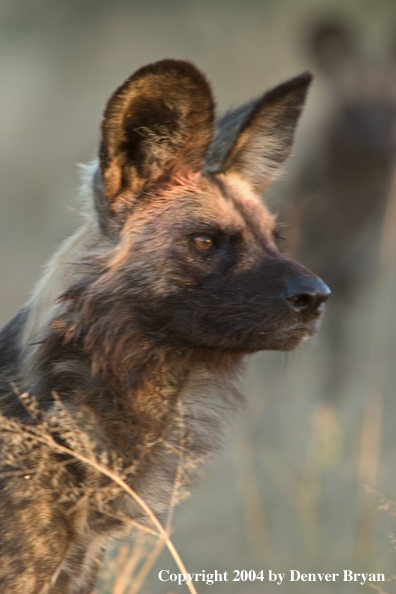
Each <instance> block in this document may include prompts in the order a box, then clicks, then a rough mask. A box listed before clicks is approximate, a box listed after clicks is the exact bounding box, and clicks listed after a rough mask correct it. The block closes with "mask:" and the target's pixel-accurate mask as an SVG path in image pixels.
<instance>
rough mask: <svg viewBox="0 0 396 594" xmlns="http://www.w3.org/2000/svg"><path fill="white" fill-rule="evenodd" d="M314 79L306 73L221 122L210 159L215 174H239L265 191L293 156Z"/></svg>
mask: <svg viewBox="0 0 396 594" xmlns="http://www.w3.org/2000/svg"><path fill="white" fill-rule="evenodd" d="M311 79H312V76H311V74H310V73H309V72H305V73H304V74H301V75H300V76H297V77H296V78H293V79H291V80H289V81H287V82H285V83H283V84H281V85H279V86H277V87H275V88H274V89H272V90H271V91H269V92H268V93H266V94H265V95H263V96H262V97H260V98H259V99H257V100H255V101H251V102H250V103H248V104H246V105H244V106H242V107H240V108H239V109H236V110H235V111H230V112H228V113H226V114H225V116H223V117H222V118H221V119H220V120H219V121H218V123H217V128H216V132H215V136H214V139H213V143H212V146H211V149H210V152H209V155H208V158H207V169H208V171H210V172H212V173H215V172H217V173H229V172H235V173H239V174H240V175H242V176H243V177H245V178H246V179H248V181H249V182H250V183H251V185H252V186H253V187H254V189H255V190H257V191H259V192H261V191H262V190H263V189H265V188H266V187H267V186H268V185H269V184H270V183H271V182H272V181H273V180H274V178H275V177H276V176H277V173H278V171H279V168H280V166H281V165H282V163H283V162H284V161H285V159H286V158H287V157H288V156H289V154H290V151H291V147H292V144H293V137H294V131H295V128H296V125H297V121H298V118H299V116H300V114H301V111H302V108H303V105H304V102H305V98H306V95H307V91H308V87H309V84H310V82H311Z"/></svg>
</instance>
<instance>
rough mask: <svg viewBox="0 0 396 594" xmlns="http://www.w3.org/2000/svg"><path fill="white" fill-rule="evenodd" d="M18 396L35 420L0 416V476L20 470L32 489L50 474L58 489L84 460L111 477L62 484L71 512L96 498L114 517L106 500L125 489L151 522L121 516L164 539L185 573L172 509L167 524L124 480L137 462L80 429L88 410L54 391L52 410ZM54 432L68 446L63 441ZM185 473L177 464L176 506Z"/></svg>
mask: <svg viewBox="0 0 396 594" xmlns="http://www.w3.org/2000/svg"><path fill="white" fill-rule="evenodd" d="M18 396H19V398H20V400H21V402H22V403H23V405H24V407H25V408H26V410H27V412H28V413H29V414H30V417H31V421H32V422H31V424H25V423H22V422H20V421H18V420H16V419H12V418H8V417H5V416H3V415H0V435H1V436H2V437H3V440H2V444H1V449H0V454H1V459H2V464H3V468H5V470H4V471H3V472H1V471H0V475H7V476H10V477H11V478H12V476H13V475H14V476H18V477H20V476H21V475H22V476H24V477H25V478H26V479H27V485H29V483H30V488H31V489H34V484H35V481H37V479H38V478H39V477H41V476H43V475H46V476H48V474H50V475H51V483H52V486H53V487H54V488H56V487H59V486H60V484H61V480H60V479H61V477H63V478H64V477H65V469H66V467H67V466H68V464H70V463H73V462H75V461H76V460H78V461H79V462H82V463H83V464H84V465H85V467H86V468H88V469H91V470H93V471H95V473H96V475H97V476H102V477H107V478H108V479H110V483H109V484H105V485H103V484H101V485H100V487H99V489H98V488H97V484H95V489H94V488H91V489H90V488H89V486H87V485H86V484H84V487H83V489H82V488H78V487H76V486H74V485H73V486H72V485H70V487H69V485H67V487H68V488H66V489H65V488H64V487H65V485H64V483H62V497H63V500H64V501H67V503H68V504H69V506H70V507H69V511H71V510H72V509H75V507H76V506H79V505H82V504H83V503H86V502H87V500H92V499H93V500H95V503H96V504H97V506H98V508H99V509H100V511H102V512H105V513H106V514H108V515H109V516H114V512H112V511H111V510H110V509H109V506H108V505H107V504H108V502H111V500H112V499H114V498H115V497H116V496H117V495H119V494H120V492H122V491H123V492H125V493H127V494H128V495H129V497H130V498H131V499H132V500H133V501H135V502H136V503H137V504H138V505H139V507H140V508H141V509H142V510H143V511H144V513H145V514H146V516H147V518H148V519H149V520H150V522H151V524H152V527H150V526H146V525H145V524H143V523H141V522H137V521H135V520H133V519H132V518H129V517H125V515H124V514H122V519H123V520H124V521H127V522H128V524H129V525H130V526H131V528H135V529H138V530H139V531H143V532H145V533H148V534H151V535H154V536H156V537H157V538H158V539H160V541H159V542H163V543H164V544H165V545H166V546H167V548H168V550H169V552H170V553H171V555H172V557H173V559H174V561H175V563H176V565H177V567H178V569H179V571H180V572H181V573H183V574H185V575H187V570H186V568H185V566H184V563H183V562H182V560H181V558H180V555H179V553H178V552H177V550H176V548H175V546H174V545H173V543H172V541H171V539H170V537H169V528H170V522H171V517H172V515H171V513H169V517H168V521H167V526H166V527H165V528H164V527H163V526H162V524H161V522H160V521H159V520H158V518H157V517H156V516H155V514H154V513H153V512H152V510H151V509H150V507H149V506H148V505H147V503H146V502H145V501H144V500H143V499H142V498H141V497H140V496H139V495H138V494H137V493H136V492H135V491H134V490H133V489H132V488H131V487H130V486H129V485H128V484H127V482H126V479H127V478H128V477H129V476H131V475H133V474H134V472H135V467H134V465H133V464H132V465H131V466H129V467H126V468H125V467H124V466H123V460H122V459H121V458H120V457H118V456H117V454H115V452H111V451H110V452H109V451H107V450H106V451H104V450H102V451H99V450H98V446H97V445H96V444H95V443H94V442H93V441H92V440H91V438H90V436H89V432H88V431H87V432H85V431H82V430H81V429H80V428H79V426H78V420H79V419H81V417H84V414H85V413H84V411H82V412H80V413H78V415H77V416H76V419H75V418H73V417H72V415H71V414H70V413H69V411H68V410H67V409H66V408H65V407H64V406H63V404H62V402H61V401H60V399H59V397H58V395H57V394H56V393H53V394H52V396H53V399H54V406H53V407H52V409H51V411H50V412H49V413H48V412H44V411H41V410H39V408H38V404H37V401H36V400H35V398H33V397H31V396H30V395H29V394H28V393H23V394H18ZM85 421H86V419H85ZM88 426H89V425H88ZM179 427H180V431H181V434H182V430H183V428H184V423H183V421H182V420H180V421H179ZM55 436H56V438H57V439H59V438H60V440H61V441H62V442H63V443H65V444H66V445H62V443H59V442H58V441H57V439H55ZM170 447H171V446H170ZM181 450H182V448H180V452H179V456H180V459H182V455H183V454H182V452H181ZM54 454H57V455H60V458H61V459H60V460H59V459H55V457H54ZM58 458H59V456H58ZM6 469H7V470H6ZM183 472H184V468H181V464H179V465H178V469H177V475H176V477H175V482H174V488H173V493H172V498H171V508H172V509H173V507H174V506H175V505H176V503H177V502H178V500H179V498H180V497H179V493H178V491H179V489H180V486H181V476H182V474H183ZM96 478H97V477H96ZM27 488H29V486H28V487H27ZM116 517H118V518H119V519H120V517H121V516H120V512H117V514H116ZM158 548H159V547H158ZM155 549H156V547H155ZM128 565H130V566H132V561H131V562H128ZM125 571H126V572H129V571H130V570H129V568H125ZM123 579H124V578H120V580H119V582H118V586H117V587H118V590H119V591H120V592H122V590H121V585H122V580H123ZM186 585H187V587H188V589H189V591H190V593H191V594H197V591H196V589H195V587H194V585H193V584H192V583H191V584H186ZM135 591H137V590H135Z"/></svg>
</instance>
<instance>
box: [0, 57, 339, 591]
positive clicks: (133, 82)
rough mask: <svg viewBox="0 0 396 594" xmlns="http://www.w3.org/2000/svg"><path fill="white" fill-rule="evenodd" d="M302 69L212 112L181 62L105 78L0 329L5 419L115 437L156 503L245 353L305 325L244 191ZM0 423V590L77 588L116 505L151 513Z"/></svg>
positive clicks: (120, 519) (264, 213)
mask: <svg viewBox="0 0 396 594" xmlns="http://www.w3.org/2000/svg"><path fill="white" fill-rule="evenodd" d="M310 79H311V77H310V75H309V74H303V75H301V76H299V77H297V78H294V79H292V80H290V81H288V82H286V83H285V84H282V85H280V86H278V87H276V88H275V89H273V90H272V91H270V92H269V93H267V94H265V95H264V96H263V97H260V98H259V99H258V100H256V101H252V102H251V103H249V104H247V105H245V106H243V107H241V108H239V109H237V110H235V111H232V112H229V113H227V114H226V115H225V116H224V117H223V118H222V119H220V120H219V121H218V122H217V124H216V125H215V122H214V106H213V100H212V96H211V92H210V88H209V86H208V83H207V82H206V80H205V78H204V77H203V76H202V74H201V73H200V72H199V71H198V70H197V69H196V68H195V67H194V66H192V65H191V64H189V63H187V62H182V61H174V60H164V61H162V62H157V63H155V64H151V65H149V66H147V67H145V68H142V69H141V70H139V71H138V72H136V73H135V74H134V75H133V76H131V77H130V78H129V79H128V80H127V81H126V82H125V83H124V84H123V85H122V86H121V87H120V88H119V89H118V90H117V91H116V92H115V93H114V95H113V96H112V97H111V99H110V101H109V103H108V105H107V108H106V111H105V114H104V120H103V124H102V137H101V144H100V152H99V164H98V166H97V168H96V169H95V170H94V171H93V173H92V176H91V184H90V187H91V194H92V211H91V212H90V214H89V216H88V218H87V221H86V223H85V224H84V226H83V227H82V228H81V230H80V231H78V232H77V234H76V235H75V236H74V237H72V238H71V239H70V240H69V241H68V242H66V244H65V245H64V246H63V247H62V248H61V249H60V251H59V252H58V253H57V254H56V255H55V257H54V259H53V260H52V261H51V263H50V265H49V268H48V270H47V272H46V274H45V276H44V278H43V279H42V281H41V283H40V284H39V285H38V287H37V289H36V291H35V293H34V295H33V297H32V299H31V300H30V301H29V302H28V303H27V305H26V306H25V307H24V308H23V309H22V310H21V311H20V312H19V313H18V314H17V316H16V317H15V318H14V320H12V321H11V322H10V323H9V325H8V326H7V327H6V328H5V329H4V330H3V332H2V334H1V335H0V352H1V367H0V372H1V375H0V391H1V410H2V413H3V421H2V423H3V428H4V427H6V426H8V425H7V419H9V418H16V419H18V420H19V421H20V422H23V423H24V424H25V425H26V424H27V425H29V426H30V427H39V428H40V427H44V426H45V427H46V428H47V430H49V431H52V435H53V436H54V437H55V439H56V440H57V442H58V443H62V444H66V445H67V446H70V447H73V444H74V445H75V444H77V446H78V438H77V437H75V435H74V434H73V431H72V430H71V429H70V422H71V421H70V418H71V419H72V420H74V423H75V427H78V428H79V429H78V431H80V432H82V434H83V435H85V438H84V439H85V441H84V440H83V446H81V447H83V449H84V448H85V451H87V450H89V448H90V447H91V446H92V448H93V450H95V452H97V455H98V457H100V456H102V458H103V455H105V454H106V452H113V453H114V452H115V455H116V458H114V456H113V458H112V459H113V460H116V463H117V464H118V468H119V471H120V472H121V474H122V473H124V474H123V476H125V477H126V480H127V481H128V482H129V484H130V485H131V486H132V487H133V489H135V491H136V492H137V493H138V494H139V495H140V496H141V497H143V499H144V500H145V501H146V502H147V503H148V504H149V506H150V507H151V508H152V509H153V510H154V512H155V513H156V514H157V515H158V517H160V518H164V517H165V514H166V512H167V508H168V506H169V501H170V498H171V492H172V489H173V484H174V480H175V475H176V473H177V470H178V468H179V469H180V464H182V466H183V468H182V471H183V472H182V482H188V481H189V480H190V479H191V475H193V474H194V469H193V467H194V466H195V465H196V464H197V463H198V462H199V461H200V460H201V459H202V458H204V457H205V456H207V455H208V454H210V453H211V452H212V451H213V450H214V449H215V447H216V446H217V445H218V439H219V433H220V429H221V426H222V424H223V419H224V416H225V412H226V411H227V409H230V408H232V407H233V406H235V405H236V404H237V402H238V401H239V400H240V398H241V397H240V396H239V394H238V390H237V388H236V387H235V384H236V376H237V373H238V370H239V369H240V366H241V361H242V359H243V357H244V355H246V354H247V353H253V352H255V351H259V350H262V349H278V350H290V349H294V348H295V347H297V346H298V345H299V344H300V343H301V342H302V341H303V340H304V339H305V338H307V337H308V336H311V335H312V334H314V333H315V332H316V331H317V329H318V326H319V319H320V316H321V313H322V310H323V303H324V301H325V300H326V298H327V296H328V294H329V290H328V288H327V287H326V285H325V284H324V283H323V282H322V281H321V280H320V279H318V278H317V277H316V276H314V275H313V274H312V273H311V272H309V271H308V270H307V269H306V268H304V267H303V266H301V265H300V264H297V263H296V262H293V261H291V260H289V259H288V258H286V257H285V256H283V255H282V254H281V253H280V252H279V250H278V247H277V233H278V231H277V226H276V223H275V220H274V217H273V216H272V215H271V214H270V213H269V212H268V210H267V209H266V208H265V207H264V206H263V205H262V204H261V202H260V199H259V194H260V192H261V191H262V190H264V189H265V188H266V187H267V186H268V185H269V184H270V183H271V181H272V180H273V178H274V177H275V175H276V174H277V171H278V169H279V167H280V165H281V164H282V162H283V161H284V160H285V159H286V157H287V156H288V155H289V152H290V149H291V144H292V140H293V135H294V129H295V126H296V123H297V120H298V118H299V115H300V112H301V109H302V107H303V103H304V100H305V96H306V92H307V88H308V86H309V83H310ZM17 390H18V391H19V393H21V392H24V393H25V392H28V393H29V394H31V395H33V396H34V397H35V399H36V404H37V406H38V409H39V412H38V413H36V412H34V410H33V409H34V407H33V404H32V402H30V404H29V405H26V406H23V403H22V401H23V398H18V395H17ZM57 395H58V396H59V399H58V396H57ZM25 400H26V398H25ZM60 402H61V403H62V404H60ZM62 415H63V416H62ZM68 415H70V418H69V416H68ZM65 418H66V419H69V421H67V423H69V424H67V423H66V425H62V419H63V420H64V419H65ZM54 419H55V420H54ZM62 427H63V429H62ZM65 427H66V428H65ZM3 434H4V445H3V452H5V454H4V455H5V458H4V461H3V465H2V466H3V468H2V469H3V471H7V473H6V474H4V475H2V478H1V488H2V493H1V495H0V538H1V540H0V542H1V545H0V546H1V549H0V591H1V592H2V593H6V592H7V593H11V592H12V593H13V594H22V593H23V594H33V593H34V594H38V593H41V594H44V593H47V592H49V593H51V594H55V593H56V594H61V593H62V594H72V593H73V594H77V593H79V594H82V593H88V592H91V590H92V588H93V585H94V582H95V578H96V573H97V569H98V567H99V565H100V561H101V556H102V552H103V549H104V546H105V545H106V543H107V542H108V541H109V539H111V538H114V537H116V536H118V535H121V534H122V533H124V532H125V531H126V528H127V526H128V521H127V519H126V518H128V517H131V518H133V519H134V520H137V521H139V522H147V523H149V521H148V520H147V518H145V516H144V513H143V512H142V510H141V509H140V508H139V507H138V505H137V504H134V503H133V502H131V501H130V499H128V498H127V497H126V496H125V495H124V496H123V495H122V492H121V491H120V490H118V491H117V490H114V489H113V491H111V485H109V484H108V482H106V480H104V479H103V477H102V478H101V477H100V476H97V475H96V474H95V472H93V471H91V470H90V469H89V468H86V467H84V466H83V465H82V464H80V463H76V462H74V461H73V459H70V458H68V457H65V456H63V457H62V456H59V455H58V454H56V453H54V452H53V451H49V452H48V451H47V450H45V449H44V448H43V447H40V445H39V444H38V443H35V442H34V440H33V442H31V441H29V443H28V444H26V443H25V442H24V441H23V440H22V441H21V440H19V441H18V439H17V435H18V432H16V434H15V433H12V434H11V437H12V439H11V437H10V432H8V433H7V431H3ZM73 436H74V437H73ZM73 439H74V441H73ZM12 440H14V441H13V442H12ZM87 440H88V441H87ZM8 442H12V443H14V442H15V449H16V454H15V455H14V456H13V451H12V447H11V446H9V443H8ZM87 444H91V445H87ZM80 445H81V443H80ZM77 446H76V447H77ZM24 448H25V449H24ZM109 456H110V454H109ZM109 456H107V459H109ZM43 460H45V463H43ZM106 489H107V490H106ZM98 493H102V494H103V496H102V498H100V497H98Z"/></svg>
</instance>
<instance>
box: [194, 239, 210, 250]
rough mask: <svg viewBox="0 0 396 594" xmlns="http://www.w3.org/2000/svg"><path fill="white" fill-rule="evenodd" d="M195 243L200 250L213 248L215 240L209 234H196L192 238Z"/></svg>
mask: <svg viewBox="0 0 396 594" xmlns="http://www.w3.org/2000/svg"><path fill="white" fill-rule="evenodd" d="M192 240H193V243H194V244H195V245H196V246H197V248H199V249H200V250H206V251H208V250H211V249H212V247H213V246H214V241H213V239H212V238H211V237H208V236H207V235H196V236H195V237H193V238H192Z"/></svg>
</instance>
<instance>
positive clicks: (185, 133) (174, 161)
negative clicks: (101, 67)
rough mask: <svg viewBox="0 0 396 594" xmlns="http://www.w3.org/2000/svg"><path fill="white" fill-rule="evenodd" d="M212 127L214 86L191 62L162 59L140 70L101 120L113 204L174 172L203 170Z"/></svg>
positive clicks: (104, 170) (104, 172) (105, 176)
mask: <svg viewBox="0 0 396 594" xmlns="http://www.w3.org/2000/svg"><path fill="white" fill-rule="evenodd" d="M213 126H214V104H213V99H212V94H211V90H210V87H209V85H208V83H207V81H206V80H205V78H204V76H203V75H202V74H201V73H200V72H199V71H198V70H197V69H196V68H195V67H194V66H193V65H192V64H190V63H188V62H184V61H179V60H163V61H161V62H156V63H154V64H150V65H148V66H145V67H144V68H141V69H140V70H138V71H137V72H136V73H135V74H133V75H132V76H131V77H130V78H129V79H128V80H127V81H126V82H125V83H124V84H123V85H122V86H121V87H120V88H119V89H117V90H116V92H115V93H114V94H113V96H112V97H111V98H110V100H109V102H108V104H107V107H106V110H105V114H104V120H103V123H102V138H101V145H100V154H99V157H100V170H101V177H102V180H101V181H102V186H103V191H104V193H105V198H106V200H107V201H108V203H110V206H113V205H114V203H116V202H117V198H118V197H119V196H120V195H122V196H123V202H125V200H128V199H132V198H133V197H134V196H135V195H136V194H137V193H138V192H139V191H140V190H142V189H143V188H144V187H145V186H147V185H149V184H150V183H152V182H153V181H155V180H157V179H159V178H161V177H166V176H170V175H171V174H172V172H173V171H175V170H176V171H194V172H196V171H199V170H202V169H203V168H204V165H205V156H206V153H207V151H208V149H209V146H210V142H211V140H212V135H213Z"/></svg>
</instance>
